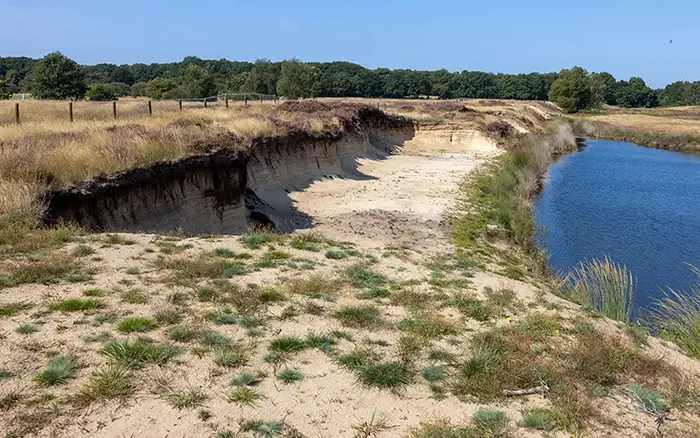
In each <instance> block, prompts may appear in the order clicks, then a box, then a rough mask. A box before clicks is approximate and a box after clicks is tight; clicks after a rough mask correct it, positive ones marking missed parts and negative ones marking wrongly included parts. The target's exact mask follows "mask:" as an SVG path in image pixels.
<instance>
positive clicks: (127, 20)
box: [0, 0, 700, 87]
mask: <svg viewBox="0 0 700 438" xmlns="http://www.w3.org/2000/svg"><path fill="white" fill-rule="evenodd" d="M0 17H2V21H1V23H2V24H0V56H31V57H41V56H43V55H45V54H46V53H48V52H52V51H56V50H58V51H61V52H63V53H64V54H66V55H68V56H70V57H71V58H73V59H75V60H76V61H78V62H80V63H83V64H95V63H99V62H111V63H116V64H120V63H134V62H146V63H149V62H169V61H180V60H182V58H184V57H185V56H187V55H194V56H198V57H200V58H205V59H212V58H213V59H220V58H226V59H230V60H248V61H254V60H255V59H257V58H270V59H272V60H282V59H285V58H291V57H296V58H299V59H301V60H303V61H335V60H344V61H351V62H355V63H358V64H362V65H364V66H367V67H370V68H376V67H388V68H411V69H429V70H433V69H439V68H446V69H448V70H450V71H458V70H459V71H461V70H483V71H491V72H507V73H523V72H531V71H540V72H544V71H558V70H560V69H562V68H568V67H571V66H573V65H581V66H582V67H584V68H586V69H588V70H591V71H608V72H610V73H612V74H613V75H614V76H615V77H616V78H618V79H621V78H622V79H628V78H629V77H630V76H633V75H636V76H641V77H643V78H644V79H645V80H646V81H647V83H648V84H649V85H650V86H652V87H661V86H664V85H666V84H667V83H670V82H673V81H675V80H700V57H698V56H697V51H698V48H699V47H700V44H698V43H700V26H699V25H698V24H697V20H698V18H699V17H700V2H697V1H689V0H688V1H686V0H682V1H673V0H667V1H661V0H658V1H657V0H637V1H631V0H607V1H603V0H587V1H578V2H572V1H568V0H557V1H554V0H530V1H527V0H491V1H488V0H479V1H466V0H465V1H457V0H453V1H447V0H423V1H419V0H400V1H399V0H373V1H370V0H354V1H338V0H336V1H333V0H325V1H321V0H287V1H283V0H267V1H265V0H247V1H239V0H199V1H191V0H190V1H184V0H171V1H167V0H140V1H136V0H120V1H112V0H110V1H106V0H102V1H99V0H43V1H41V0H0ZM670 39H673V44H669V40H670Z"/></svg>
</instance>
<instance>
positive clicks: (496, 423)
mask: <svg viewBox="0 0 700 438" xmlns="http://www.w3.org/2000/svg"><path fill="white" fill-rule="evenodd" d="M472 423H474V427H475V428H476V430H477V431H478V432H480V433H482V434H483V435H482V436H486V437H494V438H495V437H504V436H506V432H507V428H508V417H506V414H505V412H502V411H496V410H492V409H483V408H482V409H479V410H478V411H476V413H475V414H474V415H473V416H472Z"/></svg>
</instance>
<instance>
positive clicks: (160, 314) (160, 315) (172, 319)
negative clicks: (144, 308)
mask: <svg viewBox="0 0 700 438" xmlns="http://www.w3.org/2000/svg"><path fill="white" fill-rule="evenodd" d="M183 317H184V316H183V314H182V311H181V310H180V309H178V308H176V307H164V308H162V309H158V310H156V311H155V312H154V313H153V318H154V319H155V320H156V323H158V324H160V325H171V324H177V323H179V322H180V321H182V318H183Z"/></svg>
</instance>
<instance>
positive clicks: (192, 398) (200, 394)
mask: <svg viewBox="0 0 700 438" xmlns="http://www.w3.org/2000/svg"><path fill="white" fill-rule="evenodd" d="M162 397H163V399H164V400H165V401H166V402H168V404H169V405H170V406H172V407H174V408H175V409H194V408H198V407H200V406H202V405H203V404H204V402H205V401H207V400H209V396H208V395H207V393H206V392H205V391H204V390H203V389H201V388H187V389H173V388H167V389H166V391H165V393H164V394H163V395H162Z"/></svg>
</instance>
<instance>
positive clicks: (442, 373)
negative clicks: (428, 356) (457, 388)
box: [420, 365, 447, 383]
mask: <svg viewBox="0 0 700 438" xmlns="http://www.w3.org/2000/svg"><path fill="white" fill-rule="evenodd" d="M420 374H421V376H423V378H424V379H425V380H427V381H428V382H431V383H433V382H440V381H443V380H445V379H446V378H447V368H445V367H444V366H441V365H426V366H425V367H423V369H422V370H421V372H420Z"/></svg>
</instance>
